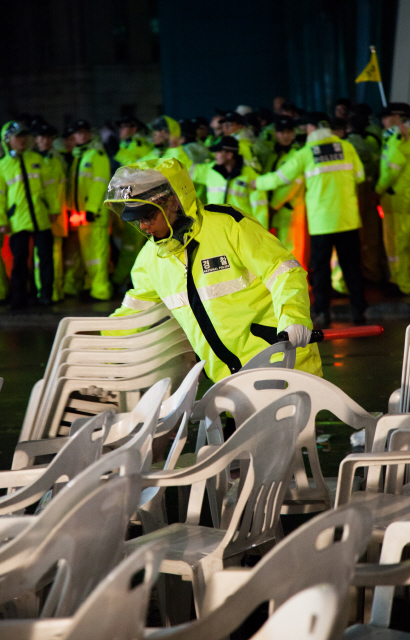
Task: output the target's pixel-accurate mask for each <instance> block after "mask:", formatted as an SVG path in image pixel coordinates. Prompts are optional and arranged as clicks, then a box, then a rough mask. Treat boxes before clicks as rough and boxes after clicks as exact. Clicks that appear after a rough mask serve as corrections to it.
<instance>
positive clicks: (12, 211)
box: [7, 204, 16, 218]
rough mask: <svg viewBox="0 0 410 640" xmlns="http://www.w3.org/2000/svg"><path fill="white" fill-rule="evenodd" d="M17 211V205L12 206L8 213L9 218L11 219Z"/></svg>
mask: <svg viewBox="0 0 410 640" xmlns="http://www.w3.org/2000/svg"><path fill="white" fill-rule="evenodd" d="M15 210H16V205H15V204H13V206H12V207H10V209H9V210H8V211H7V217H8V218H11V216H12V215H13V213H14V212H15Z"/></svg>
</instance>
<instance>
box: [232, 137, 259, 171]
mask: <svg viewBox="0 0 410 640" xmlns="http://www.w3.org/2000/svg"><path fill="white" fill-rule="evenodd" d="M232 137H233V138H236V140H237V141H238V143H239V153H240V155H241V156H242V157H243V159H244V162H245V164H246V165H247V166H249V167H252V168H253V169H255V171H257V172H258V173H260V172H261V171H262V165H261V163H260V161H259V159H258V157H257V153H256V149H255V148H254V145H253V144H252V142H251V140H250V139H249V137H248V134H247V132H246V130H245V129H240V130H239V131H236V132H235V133H233V134H232Z"/></svg>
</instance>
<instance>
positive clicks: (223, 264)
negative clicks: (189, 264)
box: [201, 256, 231, 274]
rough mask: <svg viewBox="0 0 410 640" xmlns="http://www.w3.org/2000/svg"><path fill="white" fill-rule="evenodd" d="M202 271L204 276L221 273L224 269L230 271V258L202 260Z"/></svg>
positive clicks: (219, 257) (218, 257)
mask: <svg viewBox="0 0 410 640" xmlns="http://www.w3.org/2000/svg"><path fill="white" fill-rule="evenodd" d="M201 263H202V271H203V272H204V274H206V273H212V272H213V271H221V270H222V269H230V268H231V267H230V265H229V262H228V258H227V257H226V256H217V257H216V258H207V259H206V260H201Z"/></svg>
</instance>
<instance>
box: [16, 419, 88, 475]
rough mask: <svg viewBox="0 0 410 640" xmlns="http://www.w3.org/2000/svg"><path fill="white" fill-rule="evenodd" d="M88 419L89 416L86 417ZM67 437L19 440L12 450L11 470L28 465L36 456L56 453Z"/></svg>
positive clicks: (66, 440)
mask: <svg viewBox="0 0 410 640" xmlns="http://www.w3.org/2000/svg"><path fill="white" fill-rule="evenodd" d="M87 420H89V418H87ZM68 440H69V437H68V436H67V437H64V438H44V439H43V440H26V441H25V442H19V443H18V445H17V446H16V448H15V451H14V457H13V464H12V470H13V471H15V470H18V469H23V468H26V467H29V466H30V464H31V463H30V460H32V459H33V458H35V457H37V456H46V455H50V454H53V453H58V452H59V451H60V450H61V449H62V448H63V446H64V445H65V444H66V443H67V442H68Z"/></svg>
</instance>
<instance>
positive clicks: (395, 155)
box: [376, 146, 406, 195]
mask: <svg viewBox="0 0 410 640" xmlns="http://www.w3.org/2000/svg"><path fill="white" fill-rule="evenodd" d="M382 159H383V160H384V161H385V162H382V163H381V164H380V177H379V180H378V182H377V184H376V193H378V194H379V195H382V194H383V193H384V192H385V191H387V190H388V189H389V188H390V187H393V186H394V184H395V183H396V181H397V179H398V178H399V176H400V174H401V172H402V171H403V169H404V165H405V164H406V158H405V156H404V155H403V154H402V152H401V151H400V150H399V149H398V148H397V147H396V146H394V147H392V148H388V149H387V152H385V153H383V155H382Z"/></svg>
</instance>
